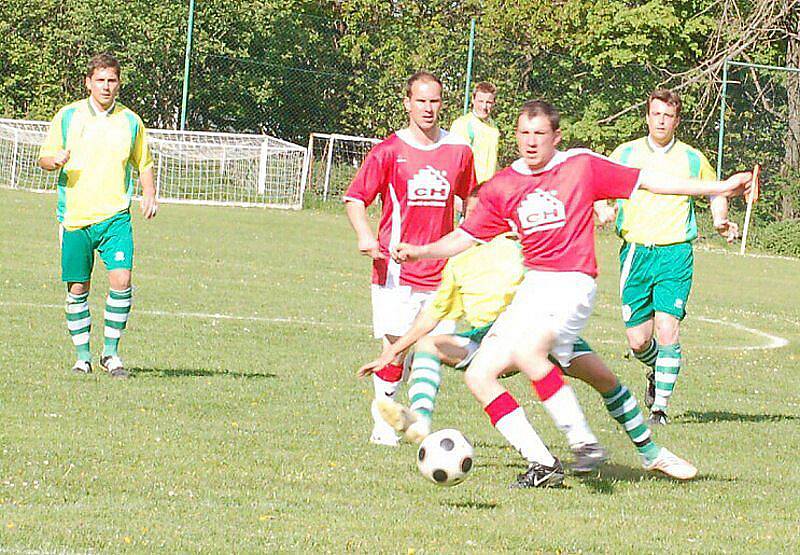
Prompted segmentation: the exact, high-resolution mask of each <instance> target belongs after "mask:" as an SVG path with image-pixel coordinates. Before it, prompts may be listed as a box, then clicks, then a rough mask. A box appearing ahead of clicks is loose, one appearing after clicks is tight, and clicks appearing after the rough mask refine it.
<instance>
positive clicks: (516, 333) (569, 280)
mask: <svg viewBox="0 0 800 555" xmlns="http://www.w3.org/2000/svg"><path fill="white" fill-rule="evenodd" d="M596 290H597V285H596V284H595V281H594V279H593V278H592V277H591V276H588V275H586V274H584V273H582V272H542V271H536V270H530V271H528V272H527V273H526V274H525V278H524V279H523V280H522V283H521V284H520V286H519V288H518V289H517V294H516V296H515V297H514V300H513V301H511V304H510V305H509V306H508V308H506V310H505V311H504V312H503V313H502V314H500V316H499V317H498V318H497V321H495V323H494V325H493V326H492V329H491V330H489V333H488V334H487V335H486V338H485V339H484V342H486V341H489V340H491V341H492V342H494V341H501V342H502V344H503V345H504V346H506V347H507V348H508V349H513V348H514V347H516V346H518V345H524V344H525V341H527V340H528V338H529V337H530V336H531V335H532V334H533V333H535V332H536V330H542V329H545V330H549V331H551V332H552V333H553V335H554V336H555V343H554V344H553V348H552V350H551V351H550V354H551V355H552V356H553V357H554V358H555V359H556V360H558V363H559V364H561V365H562V366H564V367H566V366H569V363H570V361H571V360H572V358H573V356H572V347H573V344H574V343H575V340H576V339H577V338H578V335H579V334H580V333H581V331H582V330H583V328H584V327H585V326H586V322H587V321H588V320H589V316H590V315H591V313H592V308H593V306H594V297H595V292H596Z"/></svg>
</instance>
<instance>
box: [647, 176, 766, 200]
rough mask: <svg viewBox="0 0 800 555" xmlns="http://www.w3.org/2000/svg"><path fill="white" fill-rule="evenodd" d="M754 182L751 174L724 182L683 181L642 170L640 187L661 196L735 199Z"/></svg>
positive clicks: (732, 177)
mask: <svg viewBox="0 0 800 555" xmlns="http://www.w3.org/2000/svg"><path fill="white" fill-rule="evenodd" d="M752 180H753V174H752V173H751V172H739V173H735V174H733V175H732V176H730V177H729V178H728V179H726V180H724V181H704V180H700V179H685V178H684V179H682V178H678V177H675V176H672V175H669V174H666V173H661V172H655V171H650V170H642V173H641V176H640V177H639V186H640V187H641V188H642V189H647V190H648V191H650V192H651V193H658V194H661V195H704V196H708V195H721V196H723V197H734V196H737V195H742V194H744V193H746V192H747V191H748V190H749V187H750V183H751V182H752Z"/></svg>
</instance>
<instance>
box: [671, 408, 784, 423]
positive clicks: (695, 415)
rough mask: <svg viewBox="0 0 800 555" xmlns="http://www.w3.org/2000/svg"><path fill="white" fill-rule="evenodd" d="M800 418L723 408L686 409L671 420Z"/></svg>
mask: <svg viewBox="0 0 800 555" xmlns="http://www.w3.org/2000/svg"><path fill="white" fill-rule="evenodd" d="M788 420H800V416H794V415H791V414H742V413H738V412H728V411H725V410H711V411H705V412H701V411H695V410H688V411H686V412H684V413H683V414H681V415H680V416H676V417H675V418H674V419H673V422H676V423H680V424H714V423H716V422H783V421H788Z"/></svg>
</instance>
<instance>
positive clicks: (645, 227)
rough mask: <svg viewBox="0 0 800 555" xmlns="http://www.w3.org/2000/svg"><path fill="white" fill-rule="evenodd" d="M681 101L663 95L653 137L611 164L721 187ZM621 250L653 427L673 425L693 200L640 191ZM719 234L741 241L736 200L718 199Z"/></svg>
mask: <svg viewBox="0 0 800 555" xmlns="http://www.w3.org/2000/svg"><path fill="white" fill-rule="evenodd" d="M680 111H681V101H680V97H679V96H678V94H677V93H675V92H673V91H670V90H666V89H659V90H656V91H654V92H653V93H652V94H651V95H650V97H649V99H648V101H647V116H646V120H647V128H648V135H647V136H646V137H642V138H640V139H636V140H635V141H630V142H627V143H624V144H622V145H620V146H619V147H617V148H616V150H614V152H613V153H612V154H611V159H613V160H615V161H617V162H620V163H622V164H625V165H627V166H632V167H635V168H640V169H648V170H657V171H660V172H663V173H666V174H671V175H674V176H676V177H680V178H686V177H689V178H697V179H703V180H713V179H716V174H715V172H714V170H713V169H712V168H711V165H710V164H709V163H708V160H706V158H705V156H703V154H702V153H701V152H700V151H698V150H697V149H695V148H692V147H691V146H689V145H687V144H686V143H683V142H681V141H679V140H678V139H677V138H676V137H675V131H676V130H677V128H678V125H679V123H680ZM617 208H618V212H617V222H616V227H617V233H618V234H619V236H620V237H622V239H623V241H624V242H623V244H622V248H621V250H620V296H621V298H622V319H623V320H624V322H625V326H626V333H627V337H628V344H629V345H630V348H631V350H632V351H633V354H634V356H635V357H636V358H637V359H638V360H640V361H641V362H642V363H644V364H645V365H646V366H647V367H648V368H649V369H650V370H649V372H648V387H647V394H646V396H645V403H646V404H647V406H648V407H650V408H651V414H650V423H651V424H666V423H667V415H666V412H667V405H668V402H669V398H670V395H671V394H672V391H673V389H674V387H675V382H676V380H677V378H678V372H679V370H680V367H681V347H680V342H679V333H678V332H679V326H680V322H681V320H683V318H684V317H685V316H686V302H687V300H688V298H689V291H690V290H691V287H692V273H693V266H694V257H693V253H692V241H693V240H694V239H695V238H696V237H697V222H696V221H695V213H694V202H693V200H692V197H689V196H678V195H659V194H655V193H651V192H650V191H646V190H644V189H639V190H637V191H636V192H634V193H633V194H632V195H631V197H630V199H625V200H619V201H617ZM711 212H712V215H713V218H714V227H715V228H716V229H717V231H718V232H719V233H720V234H721V235H723V236H724V237H726V238H727V239H728V241H729V242H730V241H733V240H734V239H735V238H736V236H737V233H738V227H737V226H736V224H734V223H733V222H730V221H728V200H727V198H725V197H722V196H718V197H714V198H712V199H711Z"/></svg>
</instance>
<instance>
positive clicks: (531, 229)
mask: <svg viewBox="0 0 800 555" xmlns="http://www.w3.org/2000/svg"><path fill="white" fill-rule="evenodd" d="M638 183H639V170H637V169H634V168H628V167H626V166H621V165H619V164H616V163H614V162H612V161H611V160H609V159H608V158H606V157H604V156H600V155H599V154H595V153H594V152H592V151H591V150H586V149H573V150H567V151H566V152H556V154H555V156H553V158H552V160H550V162H548V164H547V165H546V166H545V167H544V168H542V169H540V170H531V169H530V168H529V167H528V165H527V164H525V163H524V162H523V161H522V160H517V161H516V162H514V163H513V164H512V165H511V166H510V167H508V168H505V169H504V170H502V171H501V172H499V173H497V175H495V176H494V177H493V178H492V179H490V180H489V181H488V182H487V183H486V184H485V185H484V186H483V188H482V189H481V191H480V196H479V199H480V203H479V204H478V206H477V207H476V208H475V210H474V212H473V213H472V214H470V217H469V218H467V220H466V221H465V222H464V223H463V224H462V226H461V230H463V231H464V232H466V233H467V234H468V235H470V236H471V237H472V238H474V239H477V240H479V241H486V240H489V239H491V238H492V237H495V236H496V235H499V234H501V233H505V232H507V231H510V230H513V231H516V232H517V233H518V234H519V237H520V242H521V243H522V254H523V256H524V258H525V266H526V267H527V268H531V269H533V270H544V271H551V272H583V273H584V274H588V275H590V276H592V277H597V260H596V258H595V252H594V219H593V213H592V210H593V204H594V202H595V201H596V200H601V199H612V198H628V197H630V196H631V193H633V191H635V190H636V187H637V185H638Z"/></svg>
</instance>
